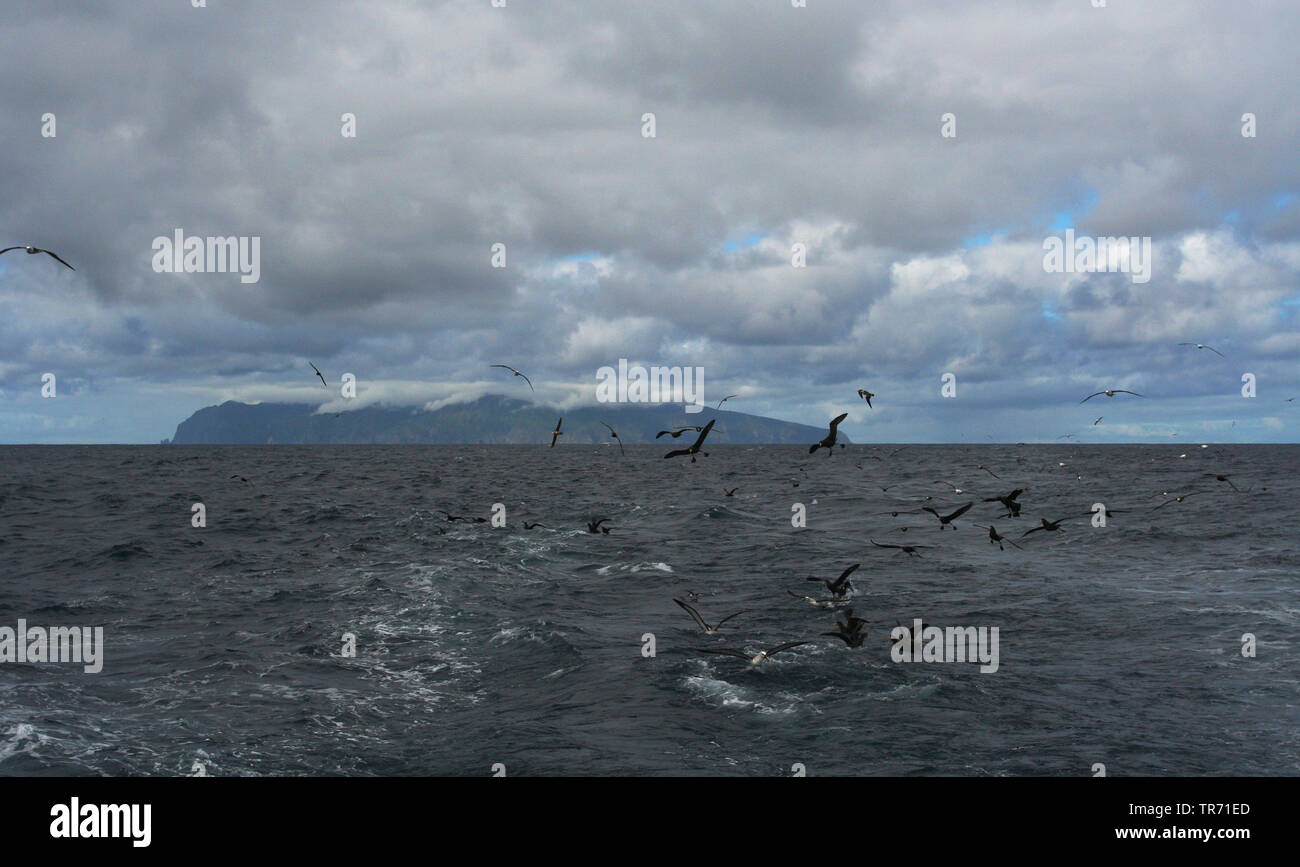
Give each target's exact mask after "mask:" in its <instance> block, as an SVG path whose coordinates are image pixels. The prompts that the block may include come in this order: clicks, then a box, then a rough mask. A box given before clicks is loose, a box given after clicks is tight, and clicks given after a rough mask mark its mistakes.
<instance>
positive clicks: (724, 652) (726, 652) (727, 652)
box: [691, 647, 750, 662]
mask: <svg viewBox="0 0 1300 867" xmlns="http://www.w3.org/2000/svg"><path fill="white" fill-rule="evenodd" d="M691 649H692V650H694V651H696V652H697V653H716V654H719V655H720V656H734V657H736V658H737V659H743V660H745V661H746V662H748V661H749V659H750V655H749V654H748V653H745V652H743V651H740V650H732V649H731V648H730V647H718V648H708V647H693V648H691Z"/></svg>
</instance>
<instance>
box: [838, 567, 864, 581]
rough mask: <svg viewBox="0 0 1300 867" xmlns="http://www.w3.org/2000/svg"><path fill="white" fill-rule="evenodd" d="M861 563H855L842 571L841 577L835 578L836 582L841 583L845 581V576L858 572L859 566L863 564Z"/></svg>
mask: <svg viewBox="0 0 1300 867" xmlns="http://www.w3.org/2000/svg"><path fill="white" fill-rule="evenodd" d="M861 565H862V564H861V563H854V564H853V565H852V566H850V567H849V568H847V569H845V570H844V571H843V572H841V573H840V577H838V578H836V579H835V583H836V584H841V583H843V581H844V579H845V578H848V577H849V576H850V575H852V574H853V573H854V572H856V571H857V569H858V567H859V566H861Z"/></svg>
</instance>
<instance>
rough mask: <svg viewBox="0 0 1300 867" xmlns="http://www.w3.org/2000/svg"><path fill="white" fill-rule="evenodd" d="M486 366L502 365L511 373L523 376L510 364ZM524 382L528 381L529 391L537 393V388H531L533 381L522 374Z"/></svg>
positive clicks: (500, 365)
mask: <svg viewBox="0 0 1300 867" xmlns="http://www.w3.org/2000/svg"><path fill="white" fill-rule="evenodd" d="M488 366H489V367H504V368H505V369H506V370H508V371H510V372H511V373H513V374H514V375H515V376H524V375H523V374H522V373H520V372H519V371H517V370H515V369H514V368H513V367H511V366H510V365H508V364H490V365H488ZM524 382H526V383H528V390H529V391H531V392H532V393H533V394H537V389H535V388H533V381H532V380H531V379H529V378H528V377H526V376H524Z"/></svg>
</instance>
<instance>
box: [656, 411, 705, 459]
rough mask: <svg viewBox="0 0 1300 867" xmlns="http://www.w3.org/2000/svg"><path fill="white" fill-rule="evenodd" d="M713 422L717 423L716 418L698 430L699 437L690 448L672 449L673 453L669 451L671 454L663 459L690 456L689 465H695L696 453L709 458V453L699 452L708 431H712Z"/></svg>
mask: <svg viewBox="0 0 1300 867" xmlns="http://www.w3.org/2000/svg"><path fill="white" fill-rule="evenodd" d="M715 421H717V419H716V418H715V419H713V420H712V421H710V422H709V423H708V424H706V425H705V426H704V427H702V428H700V436H699V439H697V440H696V441H695V442H694V443H693V444H691V445H690V446H688V447H687V448H684V449H674V450H673V451H671V452H669V453H668V454H666V455H664V457H665V458H675V457H680V456H681V455H690V456H691V463H695V455H696V453H697V452H699V453H701V454H703V455H704V456H705V457H706V458H707V457H708V456H709V453H708V452H700V446H702V445H704V438H705V437H707V436H708V435H709V431H711V430H713V422H715Z"/></svg>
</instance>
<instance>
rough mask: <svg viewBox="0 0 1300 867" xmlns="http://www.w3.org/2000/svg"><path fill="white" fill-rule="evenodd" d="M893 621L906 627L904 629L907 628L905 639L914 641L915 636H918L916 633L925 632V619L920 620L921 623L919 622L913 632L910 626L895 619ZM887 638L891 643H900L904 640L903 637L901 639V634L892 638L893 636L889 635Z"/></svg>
mask: <svg viewBox="0 0 1300 867" xmlns="http://www.w3.org/2000/svg"><path fill="white" fill-rule="evenodd" d="M894 623H895V624H896V625H898V626H901V627H902V628H903V629H906V630H907V633H908V638H907V639H906V640H910V641H915V640H916V636H918V635H923V634H924V633H925V621H924V620H922V621H921V623H920V624H919V628H918V629H917V630H916V632H915V633H913V632H912V629H911V627H908V626H903V624H901V623H899V622H898V621H897V620H895V621H894ZM889 640H890V642H892V643H893V644H901V643H902V642H903V641H904V639H903V637H902V636H899V637H898V638H894V637H892V636H891V637H890V639H889Z"/></svg>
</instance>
